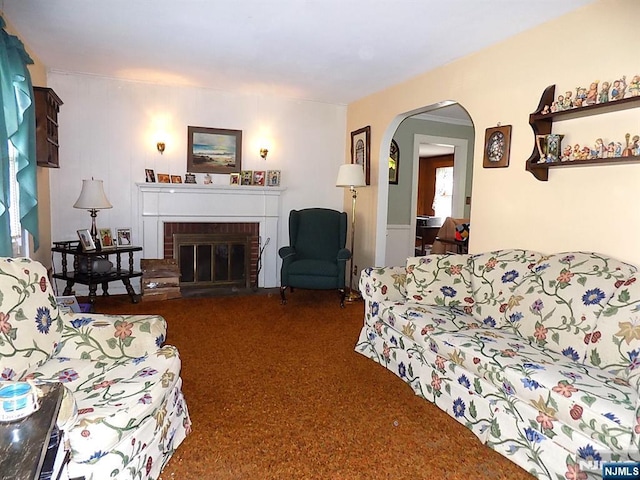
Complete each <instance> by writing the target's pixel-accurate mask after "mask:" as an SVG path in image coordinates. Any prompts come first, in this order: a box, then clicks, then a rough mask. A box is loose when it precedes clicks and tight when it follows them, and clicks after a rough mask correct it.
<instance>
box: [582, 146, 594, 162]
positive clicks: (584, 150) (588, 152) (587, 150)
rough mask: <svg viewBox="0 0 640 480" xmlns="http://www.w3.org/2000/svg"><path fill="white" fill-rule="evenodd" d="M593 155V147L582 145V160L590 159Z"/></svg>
mask: <svg viewBox="0 0 640 480" xmlns="http://www.w3.org/2000/svg"><path fill="white" fill-rule="evenodd" d="M590 155H591V149H590V148H589V147H587V146H584V147H582V150H581V151H580V160H588V159H589V156H590Z"/></svg>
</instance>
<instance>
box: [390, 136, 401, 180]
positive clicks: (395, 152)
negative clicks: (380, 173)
mask: <svg viewBox="0 0 640 480" xmlns="http://www.w3.org/2000/svg"><path fill="white" fill-rule="evenodd" d="M399 173H400V148H399V147H398V144H397V143H396V141H395V140H391V146H390V147H389V185H398V176H399Z"/></svg>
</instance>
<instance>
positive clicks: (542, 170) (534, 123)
mask: <svg viewBox="0 0 640 480" xmlns="http://www.w3.org/2000/svg"><path fill="white" fill-rule="evenodd" d="M555 90H556V86H555V85H550V86H549V87H547V88H546V89H545V91H544V92H543V93H542V97H540V103H539V104H538V108H536V111H535V112H533V113H532V114H531V115H529V125H531V129H532V130H533V152H532V153H531V156H530V157H529V158H528V160H527V162H526V169H527V171H528V172H531V174H533V176H534V177H536V178H537V179H538V180H540V181H543V182H546V181H547V180H548V179H549V169H550V168H558V167H583V166H594V165H621V164H628V163H640V157H639V156H630V157H614V158H594V159H589V160H574V161H565V162H546V163H539V160H540V152H538V148H537V147H536V135H549V134H550V133H551V130H552V127H553V123H554V122H560V121H564V120H571V119H574V118H581V117H588V116H592V115H601V114H605V113H611V112H619V111H622V110H626V109H629V108H638V107H640V97H630V98H623V99H622V100H612V101H610V102H607V103H598V104H595V105H585V106H584V107H575V108H571V109H568V110H561V111H559V112H552V113H546V114H543V113H542V111H543V109H544V107H545V106H548V105H551V104H552V103H553V101H554V99H555Z"/></svg>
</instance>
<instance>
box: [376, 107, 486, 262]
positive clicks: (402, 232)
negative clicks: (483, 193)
mask: <svg viewBox="0 0 640 480" xmlns="http://www.w3.org/2000/svg"><path fill="white" fill-rule="evenodd" d="M474 138H475V130H474V128H473V123H472V121H471V117H470V116H469V114H468V113H467V111H466V110H465V109H464V108H463V107H462V106H460V105H459V104H458V103H456V102H452V101H447V102H441V103H438V104H434V105H431V106H427V107H424V108H421V109H418V110H415V111H412V112H407V113H405V114H401V115H398V117H396V118H395V119H394V121H393V122H392V123H391V124H390V125H389V127H388V129H387V132H386V133H385V135H384V137H383V141H382V144H381V152H380V172H383V171H386V170H387V169H388V166H387V163H388V152H386V154H385V153H383V150H385V149H386V148H385V147H386V146H387V145H390V143H391V140H392V139H393V140H395V141H396V143H397V144H398V145H399V149H400V163H399V167H398V184H397V185H389V182H388V179H387V178H383V175H381V176H380V178H379V184H378V187H379V188H378V205H380V208H378V222H377V225H378V227H377V229H376V264H377V265H383V264H384V265H391V264H394V265H395V264H403V263H404V261H405V260H406V258H407V257H408V256H412V255H413V254H414V242H415V232H416V216H417V215H416V212H417V192H418V186H419V183H418V181H419V180H418V178H419V175H418V168H419V164H420V158H421V157H424V155H425V151H427V150H429V149H430V148H431V149H432V148H433V147H447V148H450V149H451V151H453V154H454V185H453V195H452V209H451V215H452V216H454V217H455V216H457V217H463V216H464V217H468V216H469V215H470V198H471V184H472V161H473V144H474Z"/></svg>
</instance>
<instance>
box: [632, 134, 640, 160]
mask: <svg viewBox="0 0 640 480" xmlns="http://www.w3.org/2000/svg"><path fill="white" fill-rule="evenodd" d="M631 151H632V152H633V155H634V156H635V157H640V135H634V136H633V138H632V139H631Z"/></svg>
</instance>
